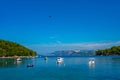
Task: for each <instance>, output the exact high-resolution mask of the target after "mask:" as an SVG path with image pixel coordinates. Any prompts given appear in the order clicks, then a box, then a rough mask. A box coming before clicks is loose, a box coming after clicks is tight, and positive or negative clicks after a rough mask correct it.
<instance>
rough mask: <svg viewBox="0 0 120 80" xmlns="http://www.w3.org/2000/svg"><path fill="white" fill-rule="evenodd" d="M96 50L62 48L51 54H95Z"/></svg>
mask: <svg viewBox="0 0 120 80" xmlns="http://www.w3.org/2000/svg"><path fill="white" fill-rule="evenodd" d="M94 55H95V51H94V50H62V51H55V52H53V53H50V54H49V56H94Z"/></svg>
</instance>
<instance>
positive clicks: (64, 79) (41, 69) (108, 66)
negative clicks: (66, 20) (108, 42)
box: [0, 57, 120, 80]
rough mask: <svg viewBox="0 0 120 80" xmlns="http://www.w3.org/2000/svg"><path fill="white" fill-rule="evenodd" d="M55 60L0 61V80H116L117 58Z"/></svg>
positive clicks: (118, 76)
mask: <svg viewBox="0 0 120 80" xmlns="http://www.w3.org/2000/svg"><path fill="white" fill-rule="evenodd" d="M56 58H57V57H48V60H47V61H45V60H44V58H32V59H23V60H22V61H21V62H20V61H16V60H13V59H0V80H120V57H64V62H63V63H62V64H56ZM89 58H95V64H94V65H89V64H88V61H89ZM27 64H34V67H29V68H27V67H26V66H27Z"/></svg>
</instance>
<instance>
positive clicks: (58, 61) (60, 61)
mask: <svg viewBox="0 0 120 80" xmlns="http://www.w3.org/2000/svg"><path fill="white" fill-rule="evenodd" d="M63 61H64V59H63V58H61V57H58V58H57V61H56V62H57V63H62V62H63Z"/></svg>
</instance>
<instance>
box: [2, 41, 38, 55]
mask: <svg viewBox="0 0 120 80" xmlns="http://www.w3.org/2000/svg"><path fill="white" fill-rule="evenodd" d="M36 55H37V54H36V52H35V51H32V50H30V49H28V48H26V47H24V46H22V45H20V44H17V43H15V42H10V41H6V40H0V57H2V56H5V57H8V56H36Z"/></svg>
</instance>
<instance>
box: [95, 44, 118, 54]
mask: <svg viewBox="0 0 120 80" xmlns="http://www.w3.org/2000/svg"><path fill="white" fill-rule="evenodd" d="M96 55H104V56H107V55H120V46H113V47H111V48H108V49H104V50H97V51H96Z"/></svg>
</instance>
